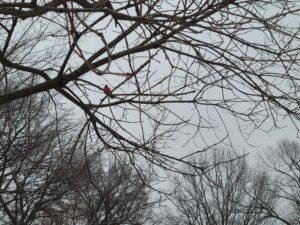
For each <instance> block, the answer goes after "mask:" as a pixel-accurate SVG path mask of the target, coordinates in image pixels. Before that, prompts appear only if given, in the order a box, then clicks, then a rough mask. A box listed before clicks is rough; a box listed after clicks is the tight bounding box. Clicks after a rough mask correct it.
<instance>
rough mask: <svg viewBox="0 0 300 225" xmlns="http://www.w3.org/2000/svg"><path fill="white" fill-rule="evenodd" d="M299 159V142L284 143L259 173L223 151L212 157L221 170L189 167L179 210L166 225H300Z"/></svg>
mask: <svg viewBox="0 0 300 225" xmlns="http://www.w3.org/2000/svg"><path fill="white" fill-rule="evenodd" d="M299 156H300V145H299V143H297V142H292V141H288V140H285V141H281V142H279V143H278V144H277V146H276V147H274V148H270V149H268V151H267V152H266V156H265V157H264V158H265V161H264V162H263V164H262V162H261V163H258V164H257V165H258V166H259V167H258V168H254V167H250V166H249V165H248V164H247V162H246V159H245V158H244V157H243V158H240V159H236V155H235V154H233V152H232V151H230V150H228V149H227V150H224V149H218V150H216V151H215V152H214V153H213V154H212V153H210V154H209V156H208V157H210V158H211V161H213V162H214V166H215V167H214V168H213V169H212V170H210V171H209V172H208V173H202V172H201V171H197V170H195V169H194V168H193V167H192V166H189V167H186V170H185V171H186V175H181V176H179V175H177V176H175V178H174V179H173V183H174V186H173V187H174V193H173V198H172V202H173V204H174V207H175V210H173V211H172V210H167V211H166V212H165V219H164V222H163V223H162V224H189V225H192V224H193V225H196V224H203V225H208V224H209V225H213V224H214V225H216V224H226V225H235V224H244V225H247V224H249V225H250V224H251V225H253V224H257V225H258V224H266V225H269V224H276V225H277V224H278V225H296V224H299V216H298V215H299V191H300V186H299V163H300V158H299ZM197 162H198V163H200V164H202V163H203V158H200V159H198V160H197ZM224 162H226V163H224Z"/></svg>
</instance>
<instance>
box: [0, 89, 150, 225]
mask: <svg viewBox="0 0 300 225" xmlns="http://www.w3.org/2000/svg"><path fill="white" fill-rule="evenodd" d="M10 88H11V87H10ZM52 108H53V105H52V104H51V101H50V100H49V97H48V96H47V95H46V96H45V95H42V96H41V95H37V96H31V97H27V98H23V99H19V100H17V101H15V102H12V103H7V104H4V105H1V106H0V127H1V130H0V218H1V219H0V224H12V225H30V224H45V225H63V224H73V225H75V224H78V225H79V224H80V225H82V224H87V225H92V224H103V225H108V224H114V225H117V224H119V225H122V224H142V223H143V222H144V221H145V220H147V219H148V216H149V215H150V214H151V207H152V204H151V203H150V202H149V198H148V197H149V191H148V192H147V188H146V185H148V186H149V185H150V184H149V183H143V182H142V180H141V179H140V177H139V176H138V174H136V173H135V171H134V170H133V168H132V167H131V166H130V165H129V163H126V160H125V159H126V156H124V157H123V158H122V159H119V158H118V159H115V161H112V159H113V158H107V157H106V158H105V157H104V156H103V155H105V154H104V153H101V154H100V152H101V151H99V150H95V148H96V147H97V146H92V145H91V143H90V144H89V146H90V148H89V151H86V149H84V148H85V147H87V146H88V145H87V144H85V143H84V140H82V139H78V138H77V136H76V133H75V128H77V126H76V125H74V124H73V121H72V120H70V119H69V118H68V117H67V116H64V115H56V116H55V115H54V116H52V115H51V114H52V113H57V112H58V111H57V110H53V109H52ZM92 153H93V154H92ZM143 181H144V182H149V180H148V179H147V180H146V179H144V180H143Z"/></svg>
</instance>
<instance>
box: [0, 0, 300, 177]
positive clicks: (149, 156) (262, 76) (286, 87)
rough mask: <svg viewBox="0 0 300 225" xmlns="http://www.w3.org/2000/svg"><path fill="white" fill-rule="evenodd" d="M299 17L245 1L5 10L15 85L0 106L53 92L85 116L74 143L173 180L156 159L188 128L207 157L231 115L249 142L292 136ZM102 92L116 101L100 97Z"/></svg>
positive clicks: (50, 4)
mask: <svg viewBox="0 0 300 225" xmlns="http://www.w3.org/2000/svg"><path fill="white" fill-rule="evenodd" d="M298 7H299V5H298V2H296V1H244V0H226V1H223V0H222V1H221V0H219V1H194V0H193V1H192V0H184V1H175V2H174V1H169V0H151V1H148V0H147V1H114V0H111V1H104V0H103V1H102V0H101V1H98V2H94V1H89V0H80V1H79V0H78V1H65V0H55V1H51V0H47V1H23V2H2V3H0V15H1V24H0V25H1V28H2V29H1V31H0V32H1V37H2V39H1V46H2V48H1V51H0V62H1V79H2V81H3V82H4V83H5V82H6V80H7V79H10V78H12V79H17V80H19V81H20V83H21V85H20V86H19V87H18V88H16V89H11V90H10V91H9V92H7V93H5V94H3V95H1V96H0V104H4V103H6V102H11V101H13V100H16V99H20V98H24V97H26V96H30V95H34V94H37V93H45V92H47V93H48V94H49V95H53V94H59V95H60V96H63V97H64V99H66V101H68V102H71V103H72V104H73V105H74V106H76V107H78V108H79V109H81V110H82V112H84V114H85V117H86V124H85V125H83V127H82V132H81V133H80V135H82V136H85V135H86V136H85V137H89V138H90V139H93V138H96V137H97V138H98V139H99V141H100V143H101V145H102V148H107V149H110V150H114V151H116V150H118V151H126V152H127V153H128V154H130V155H131V158H132V162H133V163H135V164H139V163H138V162H140V160H135V159H137V158H139V157H135V156H133V153H134V154H135V155H136V154H139V155H141V157H142V158H144V159H146V160H148V161H150V162H151V163H153V164H155V165H160V166H161V165H164V168H165V169H166V168H168V169H173V170H174V168H170V167H171V166H172V165H173V164H169V163H168V160H174V159H175V158H174V157H173V158H172V157H170V155H169V154H164V153H165V152H161V149H162V148H163V147H164V148H165V147H166V146H167V145H166V142H167V141H168V139H169V138H172V135H174V133H176V132H177V131H178V130H181V131H182V129H183V127H185V126H187V129H188V130H189V131H190V133H191V132H192V135H191V136H190V137H195V138H196V137H200V138H202V139H200V140H201V141H202V142H203V143H202V144H203V145H206V147H207V146H210V145H211V144H213V143H215V142H218V141H223V139H226V137H228V135H229V132H228V131H229V130H231V127H230V125H231V124H232V120H228V115H230V116H229V117H231V118H234V120H235V121H236V124H237V125H238V126H240V127H239V128H240V130H241V131H242V133H243V134H244V135H245V136H246V138H247V135H248V134H249V133H252V132H253V130H255V129H258V128H263V129H271V128H273V127H277V126H279V125H278V122H279V121H280V119H282V118H286V117H288V118H290V119H291V120H292V121H293V122H294V123H295V124H296V126H295V127H296V128H298V127H299V126H297V124H298V120H299V101H298V98H299V96H298V89H299V82H298V78H297V74H298V71H299V54H298V49H299V32H298V31H299V27H298V24H294V23H293V21H298V19H299V14H298V11H299V8H298ZM32 79H33V80H34V81H35V82H28V81H29V80H32ZM106 83H107V84H109V86H110V88H111V89H112V91H113V94H114V95H115V96H116V98H114V99H112V98H110V97H109V96H106V95H105V94H104V93H103V87H104V84H106ZM179 103H180V104H185V106H184V109H185V110H182V108H177V106H178V104H179ZM186 104H189V105H188V106H187V105H186ZM188 109H189V110H191V111H192V110H193V111H192V113H191V114H190V115H189V114H188V113H187V112H188V111H189V110H188ZM76 112H77V111H76ZM227 121H230V122H227ZM245 123H246V126H244V125H245ZM91 128H92V129H93V130H94V131H92V130H91ZM183 131H185V130H183ZM219 131H220V132H219ZM224 132H225V133H224ZM193 134H194V136H193ZM213 136H215V137H214V138H212V137H213ZM208 137H209V138H208ZM209 139H210V140H209ZM200 140H198V142H200ZM208 140H209V141H208ZM204 143H205V144H204ZM162 161H164V163H162ZM181 161H183V159H181ZM136 168H138V166H137V167H136ZM140 172H142V170H141V169H140Z"/></svg>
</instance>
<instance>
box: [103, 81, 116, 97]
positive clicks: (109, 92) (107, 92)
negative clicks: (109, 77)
mask: <svg viewBox="0 0 300 225" xmlns="http://www.w3.org/2000/svg"><path fill="white" fill-rule="evenodd" d="M103 91H104V93H105V94H107V95H108V96H109V97H111V98H114V97H115V96H114V95H113V94H112V91H111V90H110V88H109V87H108V86H107V84H105V86H104V88H103Z"/></svg>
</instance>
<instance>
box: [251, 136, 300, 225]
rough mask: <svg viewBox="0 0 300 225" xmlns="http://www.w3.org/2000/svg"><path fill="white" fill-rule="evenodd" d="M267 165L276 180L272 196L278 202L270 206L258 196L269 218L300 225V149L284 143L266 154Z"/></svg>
mask: <svg viewBox="0 0 300 225" xmlns="http://www.w3.org/2000/svg"><path fill="white" fill-rule="evenodd" d="M265 165H266V166H267V169H268V170H270V171H271V173H272V175H273V176H274V177H275V178H274V180H273V182H272V183H271V185H269V187H268V192H267V193H265V194H268V195H269V196H271V198H273V200H274V201H276V202H277V204H276V205H270V204H269V203H268V202H267V201H266V200H265V199H264V198H263V196H257V197H256V198H257V200H258V202H260V204H261V207H263V208H264V209H265V210H266V216H268V217H270V218H274V219H275V220H276V221H278V223H279V224H285V225H296V224H299V222H300V218H299V212H300V211H299V209H300V208H299V205H300V204H299V203H300V196H299V193H300V180H299V177H300V145H299V143H297V142H294V141H289V140H284V141H281V142H279V143H278V144H277V146H276V147H275V148H270V149H269V150H268V152H267V153H266V157H265Z"/></svg>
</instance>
